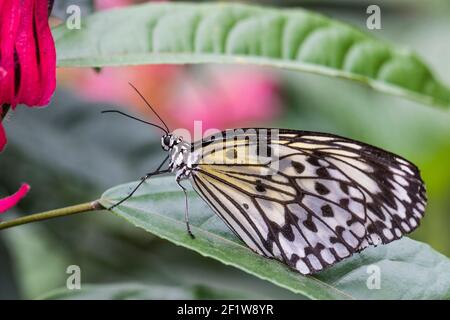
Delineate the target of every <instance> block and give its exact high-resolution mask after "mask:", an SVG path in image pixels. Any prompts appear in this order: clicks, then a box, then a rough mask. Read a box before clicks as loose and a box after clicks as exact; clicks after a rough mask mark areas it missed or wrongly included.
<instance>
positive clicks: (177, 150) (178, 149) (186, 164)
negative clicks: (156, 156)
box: [161, 134, 195, 179]
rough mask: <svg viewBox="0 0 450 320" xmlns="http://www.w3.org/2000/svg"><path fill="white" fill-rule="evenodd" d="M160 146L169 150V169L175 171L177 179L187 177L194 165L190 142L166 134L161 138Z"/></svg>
mask: <svg viewBox="0 0 450 320" xmlns="http://www.w3.org/2000/svg"><path fill="white" fill-rule="evenodd" d="M161 146H162V148H163V149H164V150H165V151H168V152H169V159H170V162H169V170H170V171H172V172H176V176H177V179H187V178H189V177H190V175H191V173H192V170H193V168H194V165H195V161H193V160H194V157H193V154H192V153H191V144H190V143H188V142H185V141H183V137H177V136H175V135H173V134H167V135H164V136H163V137H162V138H161Z"/></svg>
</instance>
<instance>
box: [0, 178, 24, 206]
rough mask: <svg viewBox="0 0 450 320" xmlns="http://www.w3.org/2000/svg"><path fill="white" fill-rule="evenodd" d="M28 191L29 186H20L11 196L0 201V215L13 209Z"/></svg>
mask: <svg viewBox="0 0 450 320" xmlns="http://www.w3.org/2000/svg"><path fill="white" fill-rule="evenodd" d="M29 190H30V186H29V185H28V184H26V183H24V184H22V185H21V186H20V189H19V190H18V191H17V192H16V193H14V194H13V195H11V196H9V197H6V198H3V199H0V213H3V212H5V211H7V210H9V209H11V208H12V207H14V206H15V205H16V204H17V203H18V202H19V201H20V199H22V198H23V197H25V195H26V194H27V193H28V191H29Z"/></svg>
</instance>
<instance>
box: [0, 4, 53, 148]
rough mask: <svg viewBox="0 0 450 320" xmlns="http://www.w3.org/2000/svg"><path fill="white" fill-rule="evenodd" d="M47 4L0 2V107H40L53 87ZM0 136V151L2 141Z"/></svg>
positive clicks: (51, 46)
mask: <svg viewBox="0 0 450 320" xmlns="http://www.w3.org/2000/svg"><path fill="white" fill-rule="evenodd" d="M48 11H49V1H48V0H0V106H2V105H11V107H12V108H13V109H14V108H15V107H16V105H17V104H26V105H28V106H44V105H47V104H48V103H49V102H50V98H51V96H52V95H53V92H54V91H55V87H56V52H55V45H54V42H53V38H52V34H51V32H50V27H49V25H48ZM1 131H2V133H1V134H0V135H1V136H0V150H1V149H3V147H4V145H5V143H6V139H5V137H4V132H3V129H1Z"/></svg>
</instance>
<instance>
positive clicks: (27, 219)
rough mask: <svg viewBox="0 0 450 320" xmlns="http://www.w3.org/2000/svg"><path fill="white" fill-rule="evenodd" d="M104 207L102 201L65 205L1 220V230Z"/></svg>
mask: <svg viewBox="0 0 450 320" xmlns="http://www.w3.org/2000/svg"><path fill="white" fill-rule="evenodd" d="M101 209H104V208H103V206H102V205H101V204H100V202H98V201H97V200H96V201H92V202H87V203H82V204H78V205H75V206H71V207H65V208H60V209H55V210H50V211H45V212H41V213H35V214H30V215H28V216H24V217H20V218H17V219H12V220H8V221H4V222H0V230H2V229H8V228H12V227H15V226H20V225H22V224H27V223H31V222H36V221H43V220H48V219H53V218H58V217H63V216H70V215H73V214H77V213H83V212H89V211H95V210H101Z"/></svg>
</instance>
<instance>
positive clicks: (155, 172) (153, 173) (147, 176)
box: [107, 157, 170, 210]
mask: <svg viewBox="0 0 450 320" xmlns="http://www.w3.org/2000/svg"><path fill="white" fill-rule="evenodd" d="M168 158H169V157H167V158H165V159H164V161H163V162H162V163H161V164H160V165H159V166H158V169H156V170H155V171H153V172H150V173H147V174H146V175H145V176H143V177H142V178H141V181H140V182H139V183H138V184H137V186H136V187H135V188H134V189H133V190H132V191H131V192H130V193H129V194H128V195H127V196H126V197H125V198H123V199H122V200H120V201H119V202H117V203H115V204H113V205H112V206H111V207H109V208H107V210H111V209H114V208H115V207H117V206H118V205H120V204H122V203H124V202H125V201H127V200H128V199H130V198H131V197H132V196H133V194H134V193H135V192H136V191H137V190H138V189H139V188H140V187H141V186H142V185H143V184H144V182H145V181H146V180H147V179H149V178H150V177H152V176H156V175H158V174H162V173H166V172H170V170H169V169H166V170H161V168H162V166H163V165H164V163H166V161H167V159H168Z"/></svg>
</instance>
